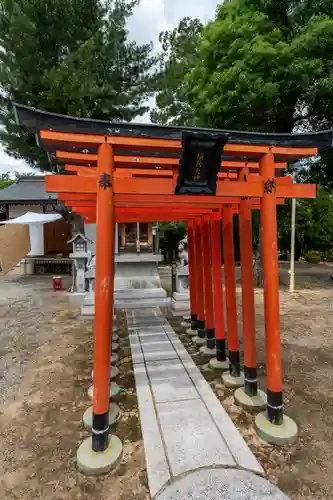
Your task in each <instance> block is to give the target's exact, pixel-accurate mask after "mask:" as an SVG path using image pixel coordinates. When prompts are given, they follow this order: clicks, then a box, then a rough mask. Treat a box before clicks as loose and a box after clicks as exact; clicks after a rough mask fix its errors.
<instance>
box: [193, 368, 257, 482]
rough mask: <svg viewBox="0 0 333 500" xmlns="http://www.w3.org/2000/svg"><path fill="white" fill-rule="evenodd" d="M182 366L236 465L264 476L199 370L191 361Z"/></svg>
mask: <svg viewBox="0 0 333 500" xmlns="http://www.w3.org/2000/svg"><path fill="white" fill-rule="evenodd" d="M184 366H185V368H186V369H187V372H188V374H189V376H190V377H191V379H192V381H193V382H194V384H195V386H196V389H197V391H198V392H199V394H200V396H201V398H202V400H203V401H204V403H205V405H206V406H207V408H208V411H209V413H210V414H211V416H212V418H213V420H214V422H215V424H216V426H217V428H218V429H219V431H220V433H221V435H222V436H223V438H224V440H225V442H226V443H227V446H228V448H229V449H230V450H231V453H232V455H233V457H234V458H235V460H236V463H237V465H238V466H239V467H241V468H243V469H246V470H249V471H251V472H254V473H256V474H260V475H264V470H263V468H262V467H261V465H260V464H259V462H258V460H257V459H256V458H255V456H254V455H253V453H252V452H251V450H250V448H249V447H248V446H247V444H246V442H245V441H244V439H243V437H242V436H241V434H240V432H239V431H238V429H237V428H236V427H235V425H234V423H233V422H232V420H231V418H230V417H229V415H228V413H227V412H226V411H225V409H224V408H223V406H222V405H221V403H220V401H219V400H218V399H217V397H216V396H215V394H214V392H213V390H212V388H211V387H210V385H209V384H208V382H207V381H206V380H205V379H204V377H203V376H202V374H201V372H200V370H199V369H198V368H197V367H196V366H195V365H194V363H193V361H192V360H191V361H190V362H185V363H184Z"/></svg>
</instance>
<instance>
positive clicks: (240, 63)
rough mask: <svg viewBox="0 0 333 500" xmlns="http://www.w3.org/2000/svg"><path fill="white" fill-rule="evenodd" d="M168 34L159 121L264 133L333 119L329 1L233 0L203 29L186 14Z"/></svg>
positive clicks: (332, 39) (332, 33) (324, 124)
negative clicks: (182, 20) (187, 17)
mask: <svg viewBox="0 0 333 500" xmlns="http://www.w3.org/2000/svg"><path fill="white" fill-rule="evenodd" d="M188 31H189V36H188V40H187V39H186V35H187V33H188ZM163 37H164V38H165V37H166V38H167V40H169V39H171V40H172V42H173V43H169V44H168V45H167V46H166V47H163V50H164V59H163V70H164V79H163V78H162V79H161V80H160V84H161V89H160V93H159V95H158V99H157V105H158V110H157V111H155V112H154V115H153V116H154V117H155V118H156V120H157V121H160V122H161V123H165V122H166V121H171V122H172V120H173V119H174V120H176V122H177V123H185V124H187V123H188V122H189V121H190V122H192V123H198V124H201V125H203V126H209V127H221V128H231V129H242V130H244V129H247V130H254V131H265V132H270V131H274V132H291V131H292V130H293V129H294V127H295V126H296V125H297V126H298V127H303V128H304V127H306V128H310V127H311V128H323V127H328V126H331V124H332V123H333V100H332V99H331V89H332V85H333V3H332V2H331V1H330V0H322V1H315V0H230V1H229V2H224V3H222V4H221V5H220V7H219V8H218V11H217V15H216V18H215V20H214V21H212V22H210V23H208V24H207V25H206V26H205V27H204V28H203V29H202V27H201V26H198V25H195V24H194V21H193V24H191V22H190V21H189V20H188V19H186V20H184V22H183V23H181V24H180V25H179V27H178V29H177V30H175V31H174V32H170V33H169V34H167V35H166V34H165V33H164V34H163ZM179 52H180V53H181V55H182V60H181V61H180V62H179V63H178V58H177V56H178V54H179ZM173 104H174V106H173ZM184 110H185V111H184ZM189 116H191V120H189ZM193 117H195V119H194V118H193Z"/></svg>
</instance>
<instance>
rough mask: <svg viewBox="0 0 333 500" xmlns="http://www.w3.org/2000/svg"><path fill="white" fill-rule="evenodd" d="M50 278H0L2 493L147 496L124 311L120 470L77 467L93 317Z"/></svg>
mask: <svg viewBox="0 0 333 500" xmlns="http://www.w3.org/2000/svg"><path fill="white" fill-rule="evenodd" d="M50 284H51V278H50V277H48V278H37V277H34V278H31V279H23V278H18V277H15V278H13V279H10V280H8V279H7V280H5V279H4V278H3V277H0V442H1V456H0V499H1V500H14V499H15V500H16V499H20V500H22V499H23V500H38V499H44V500H45V499H47V500H67V499H70V500H76V499H80V500H88V499H89V500H91V498H93V499H94V500H134V499H135V500H146V499H148V498H149V495H148V487H147V478H146V472H145V458H144V451H143V443H142V438H141V431H140V423H139V416H138V408H137V399H136V394H135V385H134V376H133V369H132V364H131V359H130V351H129V346H128V340H127V338H126V333H125V326H124V317H123V316H121V315H118V317H117V323H118V325H119V332H118V333H119V335H120V362H119V365H118V367H119V369H120V376H119V377H118V378H117V383H118V384H119V385H120V386H121V388H122V393H121V396H120V398H119V402H118V404H119V406H120V408H121V411H122V413H121V418H120V420H119V422H118V424H117V425H116V426H115V428H114V433H115V434H116V435H117V436H119V437H120V438H121V439H122V442H123V444H124V454H123V460H122V463H121V464H120V466H119V467H118V469H117V470H116V471H114V472H113V473H110V474H108V475H106V476H103V477H97V478H94V477H87V476H85V475H83V474H81V473H79V472H78V471H77V467H76V450H77V447H78V444H79V443H80V442H81V441H82V440H83V439H84V438H85V437H88V436H89V432H87V431H86V430H85V429H84V428H83V425H82V415H83V413H84V411H85V409H86V408H87V407H88V406H90V404H91V402H90V401H89V399H88V396H87V390H88V387H89V385H91V368H92V352H93V345H92V322H91V321H86V320H85V321H80V320H79V319H78V318H77V314H78V312H79V310H78V309H77V308H76V306H75V304H71V303H70V301H69V299H68V295H67V294H65V293H62V292H57V293H54V292H52V291H51V290H50Z"/></svg>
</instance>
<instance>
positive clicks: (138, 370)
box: [134, 365, 170, 498]
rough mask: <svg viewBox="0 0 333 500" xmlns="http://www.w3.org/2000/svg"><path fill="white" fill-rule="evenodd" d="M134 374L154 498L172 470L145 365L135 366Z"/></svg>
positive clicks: (150, 488) (148, 472) (149, 477)
mask: <svg viewBox="0 0 333 500" xmlns="http://www.w3.org/2000/svg"><path fill="white" fill-rule="evenodd" d="M134 375H135V383H136V391H137V396H138V404H139V412H140V422H141V430H142V436H143V442H144V448H145V456H146V466H147V475H148V483H149V490H150V495H151V497H152V498H153V497H154V496H155V495H156V494H157V493H158V492H159V491H160V490H161V488H162V487H163V486H164V485H165V484H166V483H167V482H168V481H169V480H170V470H169V466H168V463H167V459H166V455H165V451H164V446H163V442H162V438H161V435H160V431H159V426H158V422H157V418H156V414H155V408H154V404H153V399H152V395H151V391H150V387H149V382H148V377H147V374H146V370H145V367H144V365H136V366H134Z"/></svg>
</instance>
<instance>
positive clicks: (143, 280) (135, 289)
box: [114, 253, 170, 309]
mask: <svg viewBox="0 0 333 500" xmlns="http://www.w3.org/2000/svg"><path fill="white" fill-rule="evenodd" d="M162 258H163V257H162V255H160V254H150V253H147V254H144V253H142V254H131V253H128V254H122V255H116V258H115V263H116V270H115V281H114V293H115V307H119V308H121V309H137V308H144V307H169V305H170V299H169V298H168V297H167V293H166V291H165V290H164V289H163V288H162V285H161V281H160V277H159V274H158V263H159V262H161V260H162Z"/></svg>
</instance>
